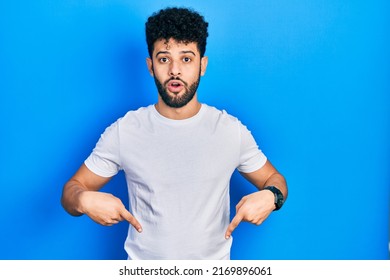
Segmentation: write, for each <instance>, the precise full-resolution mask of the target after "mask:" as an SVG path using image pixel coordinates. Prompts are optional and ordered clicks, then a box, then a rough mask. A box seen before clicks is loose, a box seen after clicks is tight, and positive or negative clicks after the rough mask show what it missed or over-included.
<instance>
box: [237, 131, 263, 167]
mask: <svg viewBox="0 0 390 280" xmlns="http://www.w3.org/2000/svg"><path fill="white" fill-rule="evenodd" d="M239 128H240V136H241V139H240V140H241V141H240V158H239V166H238V167H237V169H238V171H240V172H243V173H250V172H254V171H256V170H258V169H260V168H261V167H263V165H264V164H265V163H266V162H267V157H266V156H265V155H264V154H263V152H262V151H261V150H260V149H259V146H258V145H257V143H256V141H255V139H254V138H253V135H252V133H251V132H250V131H249V130H248V129H247V127H246V126H244V125H243V124H242V123H239Z"/></svg>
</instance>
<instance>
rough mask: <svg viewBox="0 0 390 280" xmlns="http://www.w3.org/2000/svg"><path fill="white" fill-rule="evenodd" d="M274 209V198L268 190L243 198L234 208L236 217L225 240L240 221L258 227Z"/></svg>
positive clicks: (227, 231) (228, 229)
mask: <svg viewBox="0 0 390 280" xmlns="http://www.w3.org/2000/svg"><path fill="white" fill-rule="evenodd" d="M274 209H275V196H274V194H273V193H272V192H271V191H269V190H263V191H258V192H255V193H252V194H250V195H247V196H244V197H243V198H242V199H241V200H240V202H239V203H238V204H237V206H236V215H235V216H234V218H233V219H232V221H231V223H230V225H229V226H228V228H227V230H226V233H225V238H226V239H228V238H230V236H231V234H232V232H233V231H234V230H235V228H236V227H237V226H238V225H239V224H240V223H241V222H242V221H245V222H250V223H252V224H256V225H260V224H261V223H262V222H264V220H265V219H267V217H268V216H269V214H271V212H272V211H273V210H274Z"/></svg>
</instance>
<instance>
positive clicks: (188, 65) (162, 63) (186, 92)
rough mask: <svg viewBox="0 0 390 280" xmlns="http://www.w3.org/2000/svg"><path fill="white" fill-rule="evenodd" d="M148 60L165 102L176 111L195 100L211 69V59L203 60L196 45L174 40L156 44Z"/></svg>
mask: <svg viewBox="0 0 390 280" xmlns="http://www.w3.org/2000/svg"><path fill="white" fill-rule="evenodd" d="M146 61H147V64H148V69H149V72H150V74H151V75H152V76H153V77H154V81H155V83H156V86H157V90H158V93H159V95H160V98H161V100H162V101H163V102H164V103H165V104H166V105H168V106H169V107H172V108H181V107H183V106H185V105H187V104H188V102H190V101H191V100H192V99H193V98H194V96H195V94H196V91H197V89H198V85H199V81H200V77H201V76H203V75H204V74H205V72H206V67H207V57H202V58H201V57H200V54H199V51H198V48H197V45H196V43H188V44H184V43H178V42H177V41H175V40H173V39H170V40H169V41H166V40H159V41H156V42H155V43H154V50H153V55H152V58H147V60H146Z"/></svg>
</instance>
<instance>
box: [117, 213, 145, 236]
mask: <svg viewBox="0 0 390 280" xmlns="http://www.w3.org/2000/svg"><path fill="white" fill-rule="evenodd" d="M121 216H122V217H123V219H125V220H126V221H128V222H129V223H130V224H131V225H132V226H133V227H134V228H135V229H136V230H137V231H138V232H142V226H141V224H140V223H139V222H138V220H137V219H136V218H135V217H134V216H133V215H131V213H130V212H129V211H127V209H123V211H122V212H121Z"/></svg>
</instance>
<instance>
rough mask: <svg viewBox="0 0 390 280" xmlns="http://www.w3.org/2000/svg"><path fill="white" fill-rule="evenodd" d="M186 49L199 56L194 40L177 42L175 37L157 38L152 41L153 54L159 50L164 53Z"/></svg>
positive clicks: (173, 52) (184, 50)
mask: <svg viewBox="0 0 390 280" xmlns="http://www.w3.org/2000/svg"><path fill="white" fill-rule="evenodd" d="M186 51H192V52H194V53H195V54H196V55H197V56H199V50H198V45H197V43H196V42H189V43H185V42H179V41H177V40H175V39H172V38H171V39H169V40H166V39H160V40H157V41H156V42H155V43H154V50H153V53H154V55H155V54H157V53H159V52H164V53H167V52H168V53H171V54H175V53H181V52H186Z"/></svg>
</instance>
